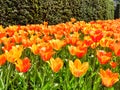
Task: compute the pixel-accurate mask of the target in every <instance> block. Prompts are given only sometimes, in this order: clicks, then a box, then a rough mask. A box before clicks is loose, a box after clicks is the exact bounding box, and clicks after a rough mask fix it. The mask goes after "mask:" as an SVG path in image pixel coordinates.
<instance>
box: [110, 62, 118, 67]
mask: <svg viewBox="0 0 120 90" xmlns="http://www.w3.org/2000/svg"><path fill="white" fill-rule="evenodd" d="M117 65H118V63H117V62H113V61H112V62H110V66H111V67H112V68H116V67H117Z"/></svg>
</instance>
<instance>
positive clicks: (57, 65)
mask: <svg viewBox="0 0 120 90" xmlns="http://www.w3.org/2000/svg"><path fill="white" fill-rule="evenodd" d="M50 67H51V69H52V71H53V72H56V73H57V72H58V71H59V70H60V69H61V68H62V67H63V61H62V60H61V59H60V58H56V59H54V58H51V59H50Z"/></svg>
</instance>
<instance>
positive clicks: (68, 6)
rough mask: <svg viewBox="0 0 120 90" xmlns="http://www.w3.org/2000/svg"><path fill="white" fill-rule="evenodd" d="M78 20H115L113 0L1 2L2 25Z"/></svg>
mask: <svg viewBox="0 0 120 90" xmlns="http://www.w3.org/2000/svg"><path fill="white" fill-rule="evenodd" d="M72 17H74V18H76V19H77V20H85V21H87V22H88V21H91V20H97V19H113V18H114V5H113V1H112V0H0V19H1V20H0V24H2V25H4V26H7V25H13V24H22V25H25V24H32V23H33V24H36V23H42V22H43V21H48V22H49V24H57V23H61V22H66V21H69V20H70V18H72Z"/></svg>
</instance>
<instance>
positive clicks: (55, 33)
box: [0, 18, 120, 90]
mask: <svg viewBox="0 0 120 90" xmlns="http://www.w3.org/2000/svg"><path fill="white" fill-rule="evenodd" d="M119 60H120V19H116V20H98V21H91V22H89V23H86V22H84V21H76V20H75V19H74V18H72V19H71V21H70V22H66V23H60V24H57V25H48V23H47V22H44V24H36V25H32V24H31V25H26V26H20V25H14V26H9V27H6V28H3V27H2V26H0V66H1V67H0V71H1V73H0V84H1V89H6V90H7V89H18V90H19V89H22V90H23V89H25V90H31V89H36V90H57V89H59V90H79V89H80V90H81V89H82V90H88V88H89V90H108V89H110V90H118V88H120V86H119V84H120V81H119V73H120V61H119Z"/></svg>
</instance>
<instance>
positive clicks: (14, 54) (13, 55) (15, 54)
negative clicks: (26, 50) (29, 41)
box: [5, 45, 23, 63]
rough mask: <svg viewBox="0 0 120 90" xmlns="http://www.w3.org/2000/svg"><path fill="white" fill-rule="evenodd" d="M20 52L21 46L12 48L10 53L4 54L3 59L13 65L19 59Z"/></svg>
mask: <svg viewBox="0 0 120 90" xmlns="http://www.w3.org/2000/svg"><path fill="white" fill-rule="evenodd" d="M22 51H23V46H22V45H20V46H19V45H18V46H14V47H12V49H11V50H10V51H6V52H5V57H6V59H7V61H9V62H11V63H14V62H15V61H16V60H17V59H19V58H20V57H21V55H22Z"/></svg>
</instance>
